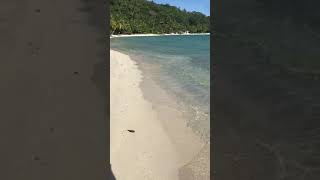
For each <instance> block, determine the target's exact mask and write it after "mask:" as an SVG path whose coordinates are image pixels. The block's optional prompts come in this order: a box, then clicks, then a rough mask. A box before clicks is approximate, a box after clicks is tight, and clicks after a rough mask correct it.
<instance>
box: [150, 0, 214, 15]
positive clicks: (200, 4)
mask: <svg viewBox="0 0 320 180" xmlns="http://www.w3.org/2000/svg"><path fill="white" fill-rule="evenodd" d="M153 1H154V2H156V3H161V4H166V3H168V4H170V5H172V6H176V7H179V8H181V9H186V10H187V11H198V12H202V13H203V14H205V15H207V16H209V15H210V0H153Z"/></svg>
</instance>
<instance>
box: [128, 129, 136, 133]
mask: <svg viewBox="0 0 320 180" xmlns="http://www.w3.org/2000/svg"><path fill="white" fill-rule="evenodd" d="M128 131H129V132H131V133H134V132H136V131H135V130H131V129H128Z"/></svg>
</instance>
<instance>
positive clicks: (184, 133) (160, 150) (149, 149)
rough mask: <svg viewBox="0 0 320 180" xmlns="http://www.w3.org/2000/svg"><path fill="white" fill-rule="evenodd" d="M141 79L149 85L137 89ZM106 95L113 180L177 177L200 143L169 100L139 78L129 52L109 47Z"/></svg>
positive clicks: (173, 103) (141, 76) (150, 82)
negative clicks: (108, 111) (152, 96)
mask: <svg viewBox="0 0 320 180" xmlns="http://www.w3.org/2000/svg"><path fill="white" fill-rule="evenodd" d="M142 81H144V86H146V84H145V83H148V87H149V88H148V89H145V88H141V82H142ZM150 93H153V94H156V97H157V99H159V101H158V102H159V103H154V102H153V103H151V102H150V101H148V100H147V98H145V97H144V96H145V94H146V95H148V94H149V95H150ZM110 95H111V96H110V98H111V99H110V104H111V108H110V111H111V115H110V116H111V122H110V129H111V132H110V133H111V137H110V138H111V139H110V143H111V144H110V146H111V147H110V148H111V151H110V153H111V154H110V156H111V165H112V170H113V173H114V175H115V177H116V179H119V180H145V179H152V180H154V179H163V180H177V179H179V169H180V168H181V167H182V166H184V165H185V164H187V163H188V162H190V161H191V160H192V159H193V157H194V156H195V155H197V154H198V153H199V151H200V149H201V148H202V147H203V144H202V143H201V141H200V139H199V138H198V137H197V136H195V135H194V134H193V132H192V131H191V129H189V128H187V127H186V123H185V121H184V119H183V114H182V113H181V112H179V111H178V110H177V109H176V108H175V102H174V101H173V99H171V98H169V96H168V95H167V94H166V93H165V91H163V90H162V89H161V88H159V87H158V86H156V84H155V83H153V82H152V81H151V80H150V79H149V80H147V79H146V78H143V74H142V72H141V71H140V70H139V69H138V66H137V64H136V62H135V61H133V60H132V59H130V57H129V56H128V55H125V54H122V53H120V52H117V51H114V50H111V51H110ZM161 102H162V103H161ZM128 129H132V130H135V132H134V133H130V132H128V131H127V130H128Z"/></svg>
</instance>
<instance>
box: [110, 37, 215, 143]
mask: <svg viewBox="0 0 320 180" xmlns="http://www.w3.org/2000/svg"><path fill="white" fill-rule="evenodd" d="M111 48H112V49H115V50H118V51H121V52H124V53H127V54H129V55H133V56H136V57H140V58H139V60H142V61H143V62H144V63H147V64H153V65H157V66H158V67H160V68H159V69H160V70H159V71H158V72H155V73H154V76H153V78H154V79H155V81H157V82H159V84H161V86H163V87H164V89H165V90H166V91H168V92H169V93H170V94H172V95H174V96H175V97H177V99H178V100H179V102H181V104H183V105H184V108H186V109H187V111H188V112H189V114H190V116H189V119H188V125H189V126H191V127H192V128H193V129H194V130H195V131H196V132H197V133H199V134H200V135H201V136H202V137H203V138H204V139H208V138H209V134H210V133H209V131H210V128H209V126H210V121H209V119H210V118H209V108H210V100H209V99H210V98H209V97H210V36H209V35H197V36H155V37H125V38H113V39H111Z"/></svg>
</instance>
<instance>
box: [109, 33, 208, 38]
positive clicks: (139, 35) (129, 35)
mask: <svg viewBox="0 0 320 180" xmlns="http://www.w3.org/2000/svg"><path fill="white" fill-rule="evenodd" d="M196 35H210V33H188V34H118V35H111V36H110V38H116V37H146V36H196Z"/></svg>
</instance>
